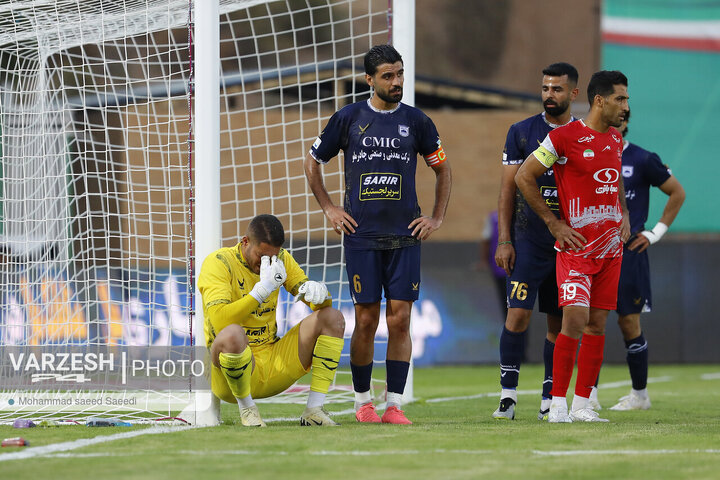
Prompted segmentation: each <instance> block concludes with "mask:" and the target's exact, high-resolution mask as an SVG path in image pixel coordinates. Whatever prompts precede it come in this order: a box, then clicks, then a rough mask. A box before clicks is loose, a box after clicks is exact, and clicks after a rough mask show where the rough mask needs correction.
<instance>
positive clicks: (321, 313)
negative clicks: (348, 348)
mask: <svg viewBox="0 0 720 480" xmlns="http://www.w3.org/2000/svg"><path fill="white" fill-rule="evenodd" d="M318 319H319V320H320V324H321V325H322V331H323V333H325V334H327V335H330V336H333V337H342V336H343V334H344V333H345V317H344V316H343V314H342V312H341V311H340V310H337V309H335V308H332V307H325V308H323V309H321V310H318Z"/></svg>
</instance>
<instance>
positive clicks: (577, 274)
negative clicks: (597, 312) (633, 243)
mask: <svg viewBox="0 0 720 480" xmlns="http://www.w3.org/2000/svg"><path fill="white" fill-rule="evenodd" d="M621 265H622V256H620V257H613V258H583V257H576V256H574V255H570V254H569V253H566V252H558V254H557V257H556V266H557V283H558V305H560V306H561V307H567V306H575V307H593V308H600V309H602V310H615V308H616V307H617V293H618V281H619V280H620V266H621Z"/></svg>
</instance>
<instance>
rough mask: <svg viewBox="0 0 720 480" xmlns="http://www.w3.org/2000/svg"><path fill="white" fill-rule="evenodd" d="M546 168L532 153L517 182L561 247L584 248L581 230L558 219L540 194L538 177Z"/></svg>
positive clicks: (516, 179) (576, 249) (519, 172)
mask: <svg viewBox="0 0 720 480" xmlns="http://www.w3.org/2000/svg"><path fill="white" fill-rule="evenodd" d="M546 170H547V168H546V167H545V166H544V165H543V164H542V163H540V161H539V160H538V159H537V158H536V157H535V155H534V154H532V153H531V154H530V155H528V158H527V159H526V160H525V161H524V162H523V164H522V165H521V166H520V169H519V170H518V172H517V174H516V175H515V184H516V185H517V187H518V188H519V189H520V192H522V194H523V196H524V197H525V201H527V203H528V205H530V208H532V209H533V210H534V211H535V213H537V214H538V216H539V217H540V218H541V219H542V220H543V221H544V222H545V225H547V227H548V230H550V233H551V234H552V236H553V237H555V240H557V241H558V244H559V245H560V248H561V249H572V250H574V251H578V250H580V249H582V248H583V246H584V245H585V243H587V240H586V239H585V237H583V236H582V235H581V234H580V233H579V232H577V231H575V230H573V229H572V228H570V226H569V225H568V224H567V223H565V221H564V220H560V219H558V218H557V217H556V216H555V215H554V214H553V213H552V211H551V210H550V208H549V207H548V206H547V204H546V203H545V200H544V199H543V198H542V195H541V194H540V189H539V188H538V186H537V179H538V178H539V177H540V175H542V174H543V173H545V171H546Z"/></svg>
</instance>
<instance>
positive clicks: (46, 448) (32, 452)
mask: <svg viewBox="0 0 720 480" xmlns="http://www.w3.org/2000/svg"><path fill="white" fill-rule="evenodd" d="M188 428H197V427H192V426H187V425H185V426H178V427H150V428H146V429H144V430H133V431H131V432H122V433H116V434H114V435H102V436H98V437H93V438H81V439H79V440H73V441H71V442H62V443H53V444H51V445H43V446H41V447H28V448H25V449H23V450H21V451H19V452H12V453H1V454H0V462H3V461H7V460H22V459H26V458H33V457H40V456H45V455H50V454H56V453H59V452H67V451H70V450H76V449H78V448H83V447H89V446H91V445H97V444H99V443H105V442H112V441H115V440H121V439H125V438H133V437H139V436H141V435H155V434H158V433H171V432H180V431H184V430H187V429H188Z"/></svg>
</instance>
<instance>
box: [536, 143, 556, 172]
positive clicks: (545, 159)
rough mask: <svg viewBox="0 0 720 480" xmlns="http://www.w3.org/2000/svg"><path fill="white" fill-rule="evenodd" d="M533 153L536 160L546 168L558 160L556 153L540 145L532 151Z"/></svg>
mask: <svg viewBox="0 0 720 480" xmlns="http://www.w3.org/2000/svg"><path fill="white" fill-rule="evenodd" d="M533 155H535V158H537V159H538V161H539V162H540V163H542V164H543V165H544V166H545V167H546V168H550V167H552V166H553V164H554V163H555V162H557V161H558V157H557V155H555V154H554V153H552V152H551V151H550V150H548V149H547V148H545V147H543V146H542V145H541V146H539V147H538V148H537V149H536V150H535V151H534V152H533Z"/></svg>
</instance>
